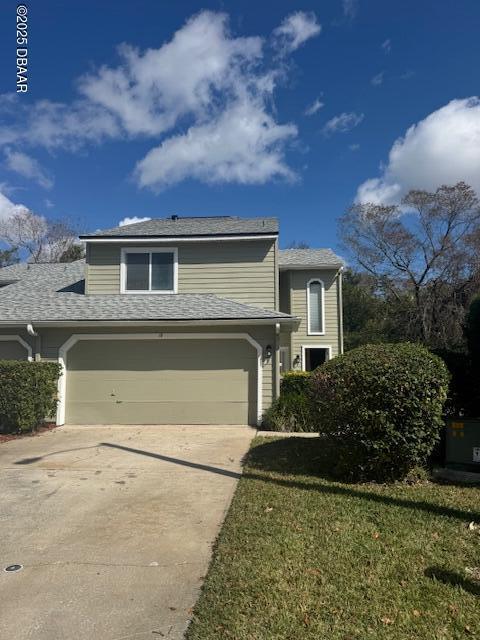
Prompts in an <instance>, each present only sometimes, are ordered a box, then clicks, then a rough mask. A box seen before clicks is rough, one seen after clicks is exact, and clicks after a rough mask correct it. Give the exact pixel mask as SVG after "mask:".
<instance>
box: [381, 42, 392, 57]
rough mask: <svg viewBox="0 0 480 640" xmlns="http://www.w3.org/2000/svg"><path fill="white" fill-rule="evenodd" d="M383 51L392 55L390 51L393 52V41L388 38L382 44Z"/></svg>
mask: <svg viewBox="0 0 480 640" xmlns="http://www.w3.org/2000/svg"><path fill="white" fill-rule="evenodd" d="M382 49H383V50H384V52H385V53H390V51H391V50H392V41H391V40H390V38H387V39H386V40H384V41H383V42H382Z"/></svg>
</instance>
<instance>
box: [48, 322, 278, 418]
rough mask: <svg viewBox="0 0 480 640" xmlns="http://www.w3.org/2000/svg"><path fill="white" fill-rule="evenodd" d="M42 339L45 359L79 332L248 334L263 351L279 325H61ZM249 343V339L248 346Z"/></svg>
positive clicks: (266, 399) (266, 401) (266, 373)
mask: <svg viewBox="0 0 480 640" xmlns="http://www.w3.org/2000/svg"><path fill="white" fill-rule="evenodd" d="M38 331H39V333H40V340H41V356H42V359H43V360H56V359H57V358H58V350H59V348H60V347H61V346H62V344H64V343H65V342H66V341H67V340H68V339H69V338H70V336H71V335H72V334H78V333H82V334H85V333H87V334H88V333H106V334H114V333H135V332H137V333H158V332H159V331H163V332H167V331H169V332H172V333H193V332H199V333H220V334H221V333H248V334H249V335H250V336H251V337H252V338H253V339H254V340H256V341H257V342H258V343H259V344H260V346H261V347H262V350H263V351H265V349H266V347H267V345H270V346H273V345H274V344H275V328H274V327H273V326H260V327H255V326H245V325H239V326H228V327H197V328H193V327H189V328H177V329H173V328H171V327H169V328H162V327H161V326H160V325H159V326H157V327H151V326H149V327H135V329H129V328H128V327H119V328H107V327H76V328H68V329H67V328H57V329H38ZM211 344H212V349H214V348H216V344H215V341H212V343H211ZM247 346H248V343H247V342H245V347H247ZM273 358H274V357H273V356H272V358H270V359H264V360H263V376H262V382H263V384H262V387H263V388H262V392H263V408H264V409H266V408H267V407H269V406H270V404H271V402H272V393H273V389H274V381H273V375H274V366H273V364H274V363H273V362H272V361H273Z"/></svg>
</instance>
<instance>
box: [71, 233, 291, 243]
mask: <svg viewBox="0 0 480 640" xmlns="http://www.w3.org/2000/svg"><path fill="white" fill-rule="evenodd" d="M277 238H278V233H266V234H263V235H262V234H260V233H256V234H254V235H228V236H222V235H210V236H139V237H138V238H135V237H132V236H103V237H101V236H93V237H92V236H79V239H80V240H81V241H82V242H101V243H104V242H116V243H117V244H118V243H122V244H123V243H125V244H138V243H145V242H149V243H150V244H152V243H155V242H158V243H161V242H202V241H204V242H218V241H220V240H276V239H277Z"/></svg>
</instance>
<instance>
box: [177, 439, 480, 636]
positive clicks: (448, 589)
mask: <svg viewBox="0 0 480 640" xmlns="http://www.w3.org/2000/svg"><path fill="white" fill-rule="evenodd" d="M328 459H329V454H325V452H324V451H322V445H321V441H320V440H319V439H300V438H287V439H281V440H272V439H270V438H269V439H259V438H258V439H256V440H255V441H254V443H253V446H252V450H251V452H250V455H249V459H248V462H247V465H246V467H245V471H244V476H243V477H242V479H241V480H240V482H239V485H238V488H237V491H236V494H235V497H234V499H233V502H232V505H231V508H230V511H229V513H228V516H227V519H226V521H225V524H224V527H223V529H222V532H221V534H220V537H219V540H218V543H217V548H216V552H215V555H214V558H213V561H212V565H211V567H210V571H209V574H208V576H207V579H206V582H205V586H204V589H203V593H202V595H201V597H200V600H199V602H198V604H197V606H196V608H195V612H194V618H193V621H192V624H191V626H190V628H189V631H188V634H187V638H188V640H214V639H216V638H218V639H220V638H221V639H222V640H224V639H235V640H282V639H285V640H287V639H288V640H300V639H302V640H303V639H305V640H308V639H312V640H313V639H315V640H323V639H324V638H325V639H327V638H328V640H337V639H338V640H340V639H341V640H353V639H358V640H360V639H361V640H364V639H365V638H372V639H375V640H381V639H383V638H385V639H387V638H388V639H389V640H392V639H398V640H400V639H402V640H417V639H418V640H421V639H425V640H444V639H445V640H451V639H456V638H469V637H471V638H477V637H480V617H479V611H480V572H479V569H478V567H479V566H480V528H477V527H476V526H475V525H470V523H471V522H472V521H473V522H474V523H476V524H480V488H478V487H463V486H454V485H440V484H435V483H430V482H425V483H422V484H416V485H405V484H392V485H373V484H344V483H340V482H334V481H332V480H330V479H328V477H327V476H326V475H325V477H321V473H322V469H323V470H325V469H327V467H328ZM469 525H470V526H469Z"/></svg>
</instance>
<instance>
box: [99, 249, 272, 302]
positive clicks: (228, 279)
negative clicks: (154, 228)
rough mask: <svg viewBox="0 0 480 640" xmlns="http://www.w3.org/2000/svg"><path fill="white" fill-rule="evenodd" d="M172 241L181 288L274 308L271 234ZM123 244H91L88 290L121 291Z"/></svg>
mask: <svg viewBox="0 0 480 640" xmlns="http://www.w3.org/2000/svg"><path fill="white" fill-rule="evenodd" d="M142 246H143V245H142ZM149 246H152V247H154V246H158V247H160V246H163V247H165V246H172V245H170V244H169V245H166V244H165V243H164V244H163V245H162V244H160V243H156V244H152V245H149ZM175 246H176V247H177V248H178V292H179V293H214V294H216V295H219V296H221V297H223V298H230V299H232V300H239V301H241V302H246V303H250V304H253V305H258V306H260V307H264V308H265V309H274V308H275V278H276V275H275V242H274V241H273V240H252V241H249V240H240V241H223V242H184V243H178V244H175ZM121 247H122V245H121V244H118V245H117V244H116V243H111V244H110V243H109V244H107V243H105V244H93V245H91V247H90V249H89V253H88V262H89V263H88V266H87V280H86V281H87V293H88V294H102V293H106V294H115V293H120V249H121Z"/></svg>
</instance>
